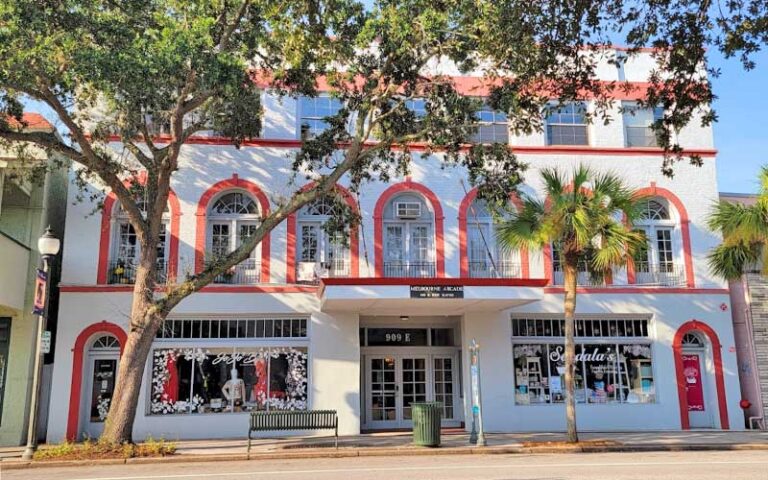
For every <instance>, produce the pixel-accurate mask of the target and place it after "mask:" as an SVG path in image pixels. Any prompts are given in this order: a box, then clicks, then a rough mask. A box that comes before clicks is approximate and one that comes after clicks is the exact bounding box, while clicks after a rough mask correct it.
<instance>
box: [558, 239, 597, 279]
mask: <svg viewBox="0 0 768 480" xmlns="http://www.w3.org/2000/svg"><path fill="white" fill-rule="evenodd" d="M591 258H592V257H589V258H582V259H580V260H579V263H578V264H577V267H576V285H583V286H600V285H601V283H600V282H598V281H595V280H593V278H592V276H591V274H590V273H589V263H590V261H591ZM563 261H564V259H563V255H562V248H561V247H560V244H558V243H553V244H552V283H553V284H554V285H565V271H564V265H563Z"/></svg>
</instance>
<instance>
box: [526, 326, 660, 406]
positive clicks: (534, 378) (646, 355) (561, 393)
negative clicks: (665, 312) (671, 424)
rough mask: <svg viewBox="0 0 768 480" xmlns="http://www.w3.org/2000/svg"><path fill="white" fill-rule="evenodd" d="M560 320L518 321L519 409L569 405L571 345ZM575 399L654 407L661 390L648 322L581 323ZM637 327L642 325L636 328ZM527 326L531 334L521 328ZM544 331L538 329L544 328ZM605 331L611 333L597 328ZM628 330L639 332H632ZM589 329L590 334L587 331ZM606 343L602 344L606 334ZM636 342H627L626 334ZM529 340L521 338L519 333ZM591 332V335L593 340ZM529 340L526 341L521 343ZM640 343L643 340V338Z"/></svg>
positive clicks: (594, 402) (589, 402)
mask: <svg viewBox="0 0 768 480" xmlns="http://www.w3.org/2000/svg"><path fill="white" fill-rule="evenodd" d="M561 322H562V320H561V319H560V320H559V321H558V319H556V318H534V319H530V318H528V319H513V346H512V352H513V362H514V371H515V403H516V404H517V405H535V404H555V403H563V402H564V401H565V386H564V383H565V345H564V340H563V339H562V337H560V338H552V339H551V340H548V341H544V340H543V339H542V337H547V336H552V333H555V334H557V333H560V332H562V331H563V328H562V325H561ZM576 322H577V325H576V326H577V328H576V331H577V336H576V342H577V345H576V371H575V398H576V402H577V403H586V404H617V403H654V402H655V401H656V389H655V382H654V375H653V362H652V355H651V345H650V342H649V341H648V340H644V339H643V338H642V337H646V336H647V335H648V326H647V320H646V319H641V320H632V319H629V320H628V319H626V318H621V319H615V320H612V319H577V321H576ZM635 322H641V325H639V326H638V325H636V324H635ZM521 323H525V324H527V326H528V327H530V328H527V329H522V328H520V324H521ZM540 325H541V326H543V327H542V328H538V327H539V326H540ZM595 325H600V326H602V327H605V328H600V329H597V328H593V327H594V326H595ZM627 325H630V326H632V327H638V328H636V329H635V328H633V329H632V330H630V329H629V328H628V327H627ZM586 327H589V328H586ZM603 331H604V332H606V333H605V335H606V337H605V338H601V336H602V335H603V333H604V332H603ZM630 331H631V332H632V333H633V334H634V335H633V336H632V337H627V338H621V337H622V335H621V333H622V332H630ZM518 332H520V333H524V334H525V335H519V334H518V335H516V333H518ZM587 332H589V334H587ZM522 336H524V337H526V340H523V339H521V338H519V337H522ZM638 337H640V338H638Z"/></svg>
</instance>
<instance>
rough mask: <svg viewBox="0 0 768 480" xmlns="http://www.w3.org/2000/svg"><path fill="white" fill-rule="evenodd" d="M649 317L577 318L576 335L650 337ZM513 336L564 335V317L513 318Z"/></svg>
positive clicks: (588, 336) (590, 336) (587, 336)
mask: <svg viewBox="0 0 768 480" xmlns="http://www.w3.org/2000/svg"><path fill="white" fill-rule="evenodd" d="M649 323H650V319H649V318H647V317H634V318H632V317H628V318H594V317H593V318H584V317H582V318H577V319H576V337H584V338H594V337H609V338H618V337H635V338H636V337H649V333H648V325H649ZM512 336H513V337H547V338H549V337H564V336H565V319H563V318H562V317H539V318H525V317H513V318H512Z"/></svg>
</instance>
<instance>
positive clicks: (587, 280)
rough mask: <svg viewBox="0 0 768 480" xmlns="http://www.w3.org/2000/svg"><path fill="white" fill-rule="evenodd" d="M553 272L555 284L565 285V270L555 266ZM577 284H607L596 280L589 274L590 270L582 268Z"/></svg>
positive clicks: (597, 285)
mask: <svg viewBox="0 0 768 480" xmlns="http://www.w3.org/2000/svg"><path fill="white" fill-rule="evenodd" d="M552 273H553V275H552V284H553V285H559V286H563V285H565V272H563V271H562V270H561V269H559V268H555V270H554V272H552ZM576 285H577V286H579V287H602V286H604V285H605V282H603V281H595V280H594V279H592V277H591V276H590V275H589V272H586V271H583V270H580V271H579V272H578V274H577V275H576Z"/></svg>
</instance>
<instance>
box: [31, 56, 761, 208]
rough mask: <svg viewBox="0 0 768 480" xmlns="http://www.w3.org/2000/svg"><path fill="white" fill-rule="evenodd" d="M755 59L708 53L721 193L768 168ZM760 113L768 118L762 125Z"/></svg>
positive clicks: (749, 184) (743, 189)
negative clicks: (748, 65)
mask: <svg viewBox="0 0 768 480" xmlns="http://www.w3.org/2000/svg"><path fill="white" fill-rule="evenodd" d="M754 60H755V61H756V62H757V67H756V68H755V69H754V70H751V71H745V70H744V68H743V67H742V65H741V62H739V60H738V59H735V58H732V59H727V60H726V59H724V58H723V57H722V55H720V54H719V52H717V51H716V50H714V49H713V50H712V51H711V54H710V58H709V62H710V66H712V67H716V68H719V69H720V70H721V75H720V76H719V77H717V78H713V79H712V82H713V89H714V92H715V95H717V97H718V98H717V100H716V101H715V103H714V104H713V108H714V109H715V111H716V112H717V115H718V121H717V123H715V124H714V125H713V130H714V135H715V148H716V149H717V150H718V155H717V160H716V161H717V177H718V178H717V180H718V189H719V190H720V191H721V192H729V193H755V192H757V188H758V184H757V174H758V172H759V170H760V166H762V165H768V51H764V52H762V53H760V54H758V55H756V56H755V57H754ZM27 110H29V111H36V112H39V113H41V114H42V115H44V116H45V117H46V118H47V119H48V120H49V121H51V122H52V123H54V124H55V125H60V122H58V121H56V120H57V119H56V115H55V114H54V113H53V111H52V110H50V109H49V108H46V106H45V105H43V104H40V103H38V102H31V103H30V104H28V105H27ZM760 112H763V113H765V114H766V117H765V118H763V119H762V120H761V119H760V116H761V115H762V113H760ZM705 161H706V160H705Z"/></svg>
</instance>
